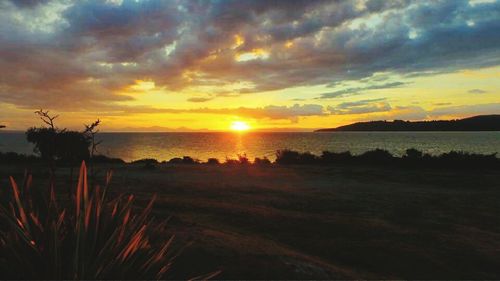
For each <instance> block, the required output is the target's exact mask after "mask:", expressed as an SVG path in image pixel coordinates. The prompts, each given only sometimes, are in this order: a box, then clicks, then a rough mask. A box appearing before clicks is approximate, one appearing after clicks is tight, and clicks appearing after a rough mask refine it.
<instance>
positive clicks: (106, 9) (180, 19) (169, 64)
mask: <svg viewBox="0 0 500 281" xmlns="http://www.w3.org/2000/svg"><path fill="white" fill-rule="evenodd" d="M0 8H1V9H0V54H1V59H0V74H1V75H0V102H7V103H10V104H14V105H17V106H22V107H26V108H30V107H38V106H49V107H51V108H54V109H58V108H59V109H60V108H75V110H77V109H78V108H81V109H82V110H86V109H88V108H94V109H96V110H97V109H99V108H105V107H106V104H108V103H115V102H118V101H125V100H132V99H133V96H125V95H123V91H124V89H126V88H127V87H128V86H130V85H132V84H134V83H135V81H136V80H150V81H153V82H154V83H155V85H156V87H158V88H160V89H165V90H167V91H168V90H170V91H178V90H182V89H185V88H190V87H196V86H210V87H218V86H223V85H232V84H236V83H241V82H245V83H246V84H248V85H250V86H245V87H243V88H240V89H235V90H234V91H230V93H229V94H228V93H227V92H225V93H222V94H220V96H223V95H233V96H234V95H240V94H251V93H255V92H261V91H269V90H279V89H285V88H289V87H294V86H308V85H334V84H335V83H337V82H339V81H349V80H360V81H365V80H366V79H368V78H370V77H372V76H373V75H374V74H376V73H381V72H383V73H397V74H398V75H400V76H402V77H406V78H411V77H415V76H419V75H428V74H429V73H440V72H453V71H457V70H461V69H476V68H481V67H486V66H496V65H499V64H500V36H498V30H500V21H499V20H498V19H499V18H500V3H499V2H498V1H495V2H491V3H480V4H471V3H470V2H469V1H466V0H449V1H423V0H422V1H421V0H419V1H409V0H408V1H404V0H400V1H396V0H395V1H382V0H369V1H341V0H338V1H305V0H303V1H250V0H242V1H231V0H227V1H224V0H218V1H215V0H214V1H194V0H193V1H180V0H172V1H147V0H144V1H132V0H123V1H71V0H61V1H3V2H0ZM236 35H238V36H240V37H241V38H242V39H243V40H241V42H239V43H238V44H236V39H235V36H236ZM235 44H236V45H235ZM257 51H260V52H261V53H262V52H265V53H266V57H265V58H258V59H251V60H247V61H237V60H235V57H238V56H239V55H241V54H244V53H247V52H257ZM367 81H369V82H367V85H366V86H360V87H358V88H348V89H344V90H338V91H333V92H331V93H325V94H323V95H322V96H321V98H333V97H339V96H347V95H353V94H356V93H358V92H361V91H364V90H370V89H382V88H383V87H382V86H384V85H382V86H373V85H371V83H373V81H374V80H373V81H370V80H367ZM379 82H380V81H379ZM397 83H403V82H394V83H393V84H390V83H386V84H385V86H384V87H385V88H393V87H400V86H404V85H403V84H397ZM377 85H379V84H377ZM214 94H215V95H216V96H218V95H217V93H214ZM189 99H190V100H191V101H193V102H196V101H198V102H202V101H203V100H202V99H203V98H202V99H200V98H197V97H190V98H189ZM386 108H387V106H386ZM379 109H384V107H383V106H382V107H381V108H379ZM367 110H368V109H367Z"/></svg>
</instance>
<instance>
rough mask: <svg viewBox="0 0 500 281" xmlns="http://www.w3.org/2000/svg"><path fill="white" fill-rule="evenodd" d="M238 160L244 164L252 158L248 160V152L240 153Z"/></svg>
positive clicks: (248, 162)
mask: <svg viewBox="0 0 500 281" xmlns="http://www.w3.org/2000/svg"><path fill="white" fill-rule="evenodd" d="M238 162H240V164H243V165H247V164H250V160H248V157H247V155H246V154H238Z"/></svg>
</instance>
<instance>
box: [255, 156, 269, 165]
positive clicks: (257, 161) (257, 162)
mask: <svg viewBox="0 0 500 281" xmlns="http://www.w3.org/2000/svg"><path fill="white" fill-rule="evenodd" d="M253 163H254V164H255V165H271V161H270V160H269V159H267V157H264V158H259V157H255V160H253Z"/></svg>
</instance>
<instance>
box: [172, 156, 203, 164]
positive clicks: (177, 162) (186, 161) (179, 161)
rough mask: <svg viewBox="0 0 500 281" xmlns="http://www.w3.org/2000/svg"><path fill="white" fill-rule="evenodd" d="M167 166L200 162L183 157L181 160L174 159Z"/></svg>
mask: <svg viewBox="0 0 500 281" xmlns="http://www.w3.org/2000/svg"><path fill="white" fill-rule="evenodd" d="M168 163H169V164H190V165H191V164H198V163H200V161H198V160H195V159H193V158H191V157H189V156H184V157H182V158H179V157H175V158H172V159H170V160H169V161H168Z"/></svg>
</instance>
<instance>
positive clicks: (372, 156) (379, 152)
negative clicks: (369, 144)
mask: <svg viewBox="0 0 500 281" xmlns="http://www.w3.org/2000/svg"><path fill="white" fill-rule="evenodd" d="M358 159H360V160H362V161H363V162H367V163H368V162H369V163H387V162H390V161H392V160H393V159H394V157H393V156H392V154H391V153H390V152H389V151H387V150H384V149H375V150H370V151H367V152H365V153H363V154H361V155H359V156H358Z"/></svg>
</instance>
